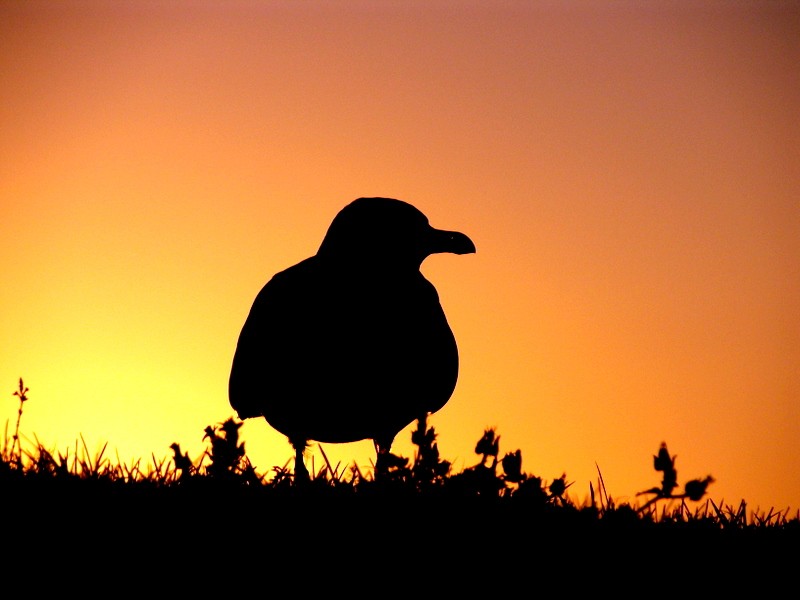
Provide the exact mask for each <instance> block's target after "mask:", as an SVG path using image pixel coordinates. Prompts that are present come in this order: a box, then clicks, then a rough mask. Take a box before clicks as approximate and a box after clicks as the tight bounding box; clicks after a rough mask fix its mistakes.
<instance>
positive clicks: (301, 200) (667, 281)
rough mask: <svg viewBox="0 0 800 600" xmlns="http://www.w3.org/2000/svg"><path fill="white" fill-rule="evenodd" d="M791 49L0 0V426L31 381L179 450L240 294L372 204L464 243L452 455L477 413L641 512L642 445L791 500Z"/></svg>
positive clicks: (739, 20)
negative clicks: (462, 236) (353, 210)
mask: <svg viewBox="0 0 800 600" xmlns="http://www.w3.org/2000/svg"><path fill="white" fill-rule="evenodd" d="M799 64H800V4H798V3H797V2H766V3H765V2H753V3H749V2H688V1H687V2H624V1H623V2H567V1H565V2H550V1H546V2H496V1H493V2H488V1H486V2H473V1H467V2H437V1H434V2H430V1H427V2H413V1H412V2H380V1H379V2H367V1H363V2H324V3H323V2H242V1H232V2H224V3H217V2H199V1H198V2H188V3H184V2H180V1H178V2H124V1H115V2H88V1H83V2H37V1H30V2H16V1H8V0H0V131H1V132H2V135H0V208H1V209H2V213H0V217H1V218H0V260H2V263H0V264H1V265H2V283H3V285H2V287H1V288H0V341H2V344H0V392H1V393H2V394H0V395H2V396H5V400H4V401H3V402H2V405H0V409H1V410H0V416H1V417H3V418H4V419H7V420H8V421H9V427H10V428H11V429H12V430H13V425H14V422H15V419H16V411H17V402H16V400H17V399H16V398H15V397H14V396H13V392H14V390H15V389H16V387H17V382H18V379H19V377H23V378H24V381H25V384H26V385H27V386H28V387H29V388H30V393H29V397H30V400H29V402H28V403H27V404H26V406H25V409H24V414H23V419H22V432H23V434H24V435H25V436H26V437H27V438H28V439H31V440H32V439H34V436H35V437H36V438H38V440H39V441H40V442H41V443H42V444H43V445H44V446H45V447H47V448H50V449H56V450H60V451H64V450H66V449H70V450H71V451H74V449H75V444H76V442H77V441H78V440H79V439H80V438H81V437H82V438H83V440H84V441H85V443H86V446H87V448H88V449H89V451H90V453H92V454H94V453H95V452H97V451H99V450H100V448H101V447H102V445H103V444H104V443H108V448H107V450H106V452H107V455H108V456H109V457H110V458H111V459H112V460H114V461H116V460H117V459H119V460H120V461H122V462H124V463H126V464H132V463H133V462H135V461H137V460H140V461H141V464H142V465H143V466H144V465H146V464H147V463H150V462H152V457H156V458H157V459H164V458H168V457H171V452H170V450H169V446H170V444H171V443H173V442H178V443H180V444H181V446H182V447H183V449H184V450H186V451H188V452H189V453H190V456H192V457H193V458H197V457H198V456H199V455H200V454H201V453H202V451H203V450H204V449H205V448H206V445H205V443H204V442H203V441H202V438H203V431H204V428H205V427H206V426H208V425H215V424H217V423H220V422H222V421H224V420H225V419H227V418H228V417H231V416H233V414H234V413H233V411H232V409H231V408H230V406H229V404H228V399H227V380H228V373H229V369H230V362H231V359H232V356H233V351H234V347H235V344H236V340H237V337H238V334H239V330H240V328H241V326H242V324H243V322H244V319H245V317H246V315H247V312H248V310H249V308H250V305H251V303H252V301H253V299H254V297H255V295H256V293H257V292H258V290H259V289H260V288H261V286H262V285H263V284H264V283H265V282H266V281H267V280H268V279H269V278H270V277H271V276H272V274H274V273H275V272H276V271H279V270H281V269H284V268H286V267H288V266H290V265H292V264H294V263H296V262H298V261H299V260H301V259H303V258H305V257H307V256H309V255H311V254H313V253H315V252H316V250H317V248H318V246H319V243H320V241H321V240H322V237H323V235H324V233H325V231H326V228H327V226H328V224H329V223H330V221H331V219H332V218H333V216H334V215H335V214H336V212H337V211H338V210H339V209H340V208H341V207H342V206H344V205H345V204H347V203H348V202H350V201H351V200H353V199H355V198H357V197H360V196H389V197H395V198H400V199H403V200H406V201H408V202H411V203H412V204H414V205H416V206H417V207H418V208H420V209H421V210H422V211H423V212H425V213H426V214H427V215H428V217H429V219H430V221H431V223H432V224H433V225H434V226H436V227H441V228H446V229H457V230H460V231H463V232H465V233H467V234H468V235H469V236H470V237H472V239H473V240H474V241H475V243H476V245H477V249H478V251H477V253H476V254H474V255H467V256H455V255H436V256H433V257H431V258H429V259H428V260H426V261H425V263H424V264H423V272H424V273H425V274H426V276H427V277H428V278H429V279H430V280H431V281H432V282H433V283H434V284H435V285H436V287H437V289H438V290H439V293H440V297H441V300H442V303H443V305H444V308H445V311H446V313H447V315H448V318H449V320H450V323H451V325H452V327H453V329H454V331H455V334H456V337H457V339H458V343H459V347H460V352H461V374H460V378H459V382H458V385H457V388H456V391H455V394H454V395H453V397H452V399H451V400H450V402H449V403H448V405H447V406H446V407H445V408H444V409H442V410H441V411H440V412H438V413H437V414H435V415H434V416H433V417H432V418H431V421H430V424H431V425H433V426H434V427H435V429H436V432H437V433H438V442H439V448H440V452H441V454H442V456H443V457H444V458H446V459H448V460H451V461H452V462H453V465H454V469H456V470H457V471H460V470H461V469H463V468H465V467H469V466H472V465H474V464H475V463H477V462H478V460H479V457H478V456H477V455H476V454H475V453H474V448H475V443H476V442H477V441H478V439H479V438H480V437H481V435H482V433H483V431H484V429H485V428H487V427H495V428H496V429H497V433H498V434H499V435H500V437H501V439H500V451H501V455H502V454H504V453H505V452H513V451H514V450H517V449H520V450H521V451H522V457H523V463H522V467H523V470H524V471H526V472H528V473H529V474H533V475H537V476H540V477H542V478H543V479H545V480H546V481H550V480H552V479H555V478H557V477H560V476H561V475H562V474H563V473H566V475H567V480H568V481H570V482H573V486H572V487H571V488H570V489H569V491H570V492H571V493H572V495H573V497H574V498H575V499H576V500H579V501H581V500H583V499H585V498H586V497H587V496H588V494H589V484H590V483H592V484H593V485H595V486H596V484H597V478H598V471H597V469H598V468H599V469H600V472H601V473H602V476H603V479H604V481H605V485H606V488H607V491H608V493H609V494H610V495H612V496H613V497H615V498H617V499H618V500H621V501H636V500H637V498H636V497H635V494H636V492H638V491H641V490H644V489H647V488H650V487H653V486H657V485H659V483H660V481H661V477H660V475H661V474H660V473H658V472H656V471H655V470H654V469H653V459H652V457H653V454H655V453H656V452H657V451H658V448H659V444H660V443H661V442H662V441H666V442H667V444H668V447H669V450H670V452H671V453H672V454H674V455H677V462H676V466H677V471H678V482H679V484H680V485H681V487H682V485H683V484H684V483H686V482H687V481H688V480H689V479H694V478H702V477H705V476H706V475H709V474H710V475H712V476H713V477H714V478H715V480H716V481H715V482H714V483H713V484H712V485H711V486H710V488H709V496H710V497H711V498H712V499H713V500H714V501H715V502H718V503H719V502H724V503H725V504H731V505H738V503H739V502H740V501H741V500H745V501H746V502H748V505H749V508H751V509H756V508H761V509H762V510H767V509H769V508H771V507H774V508H776V509H778V510H782V509H786V508H791V509H793V510H796V509H798V508H800V463H798V460H799V459H798V457H800V410H799V409H798V400H800V166H799V165H800V161H799V160H798V158H800V119H798V107H800V70H799V69H798V65H799ZM3 390H4V391H3ZM410 431H411V428H408V429H407V430H404V431H403V432H401V433H400V435H399V436H398V438H397V441H396V444H395V447H394V450H395V452H397V453H400V454H404V455H405V456H409V457H412V456H413V450H414V446H412V445H411V443H410ZM241 433H242V435H243V439H244V441H245V444H246V451H247V454H248V456H249V457H250V458H251V460H252V462H253V463H254V464H255V466H256V468H257V470H259V471H260V472H262V473H268V472H270V471H271V470H272V468H273V467H275V466H284V465H285V464H287V462H288V463H289V466H291V459H292V451H291V448H290V446H289V445H288V443H287V441H286V440H285V438H284V437H283V436H282V435H280V434H278V433H277V432H275V431H274V430H272V429H271V428H270V427H269V426H268V425H267V424H266V423H265V422H264V421H263V420H261V421H256V420H248V421H246V422H245V425H244V426H243V427H242V429H241ZM324 449H325V451H326V453H327V454H328V456H329V457H330V458H331V459H332V460H333V461H334V462H335V463H336V462H340V463H341V465H343V466H346V465H348V464H352V463H353V462H357V463H358V464H359V465H361V466H362V467H368V466H369V461H370V459H371V458H372V457H373V456H374V452H373V448H372V445H371V443H370V442H359V443H355V444H344V445H339V446H333V445H328V446H325V447H324ZM312 457H313V458H312ZM312 459H313V461H314V465H316V467H317V468H318V467H320V466H321V464H322V458H321V455H320V454H319V451H318V450H317V449H316V448H315V450H314V452H313V453H312V454H311V455H310V456H309V461H308V464H309V466H311V460H312ZM595 489H597V488H596V487H595ZM638 500H640V501H642V499H641V498H639V499H638Z"/></svg>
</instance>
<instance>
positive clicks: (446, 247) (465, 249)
mask: <svg viewBox="0 0 800 600" xmlns="http://www.w3.org/2000/svg"><path fill="white" fill-rule="evenodd" d="M441 252H450V253H452V254H473V253H474V252H475V244H474V243H473V241H472V240H471V239H469V237H467V236H466V235H464V234H463V233H461V232H459V231H445V230H443V229H432V230H431V236H430V243H429V246H428V253H429V254H439V253H441Z"/></svg>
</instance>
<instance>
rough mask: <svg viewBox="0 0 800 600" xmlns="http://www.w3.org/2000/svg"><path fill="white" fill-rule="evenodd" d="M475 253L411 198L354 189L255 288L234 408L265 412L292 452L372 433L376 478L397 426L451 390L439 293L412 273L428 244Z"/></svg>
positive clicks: (449, 344)
mask: <svg viewBox="0 0 800 600" xmlns="http://www.w3.org/2000/svg"><path fill="white" fill-rule="evenodd" d="M445 252H446V253H454V254H468V253H473V252H475V245H474V243H473V242H472V240H471V239H470V238H469V237H468V236H466V235H465V234H463V233H460V232H456V231H445V230H442V229H435V228H434V227H432V226H431V225H430V224H429V222H428V218H427V217H426V216H425V215H424V214H423V213H422V212H420V211H419V210H418V209H417V208H415V207H414V206H412V205H411V204H409V203H407V202H404V201H402V200H396V199H394V198H358V199H357V200H354V201H353V202H351V203H350V204H348V205H346V206H345V207H344V208H343V209H342V210H341V211H340V212H339V213H338V214H337V215H336V216H335V218H334V219H333V221H332V222H331V224H330V227H329V228H328V231H327V233H326V235H325V237H324V239H323V240H322V243H321V245H320V247H319V249H318V251H317V253H316V254H315V255H314V256H311V257H309V258H306V259H305V260H303V261H301V262H299V263H297V264H295V265H294V266H291V267H289V268H287V269H285V270H283V271H281V272H279V273H276V274H275V275H273V276H272V278H271V279H270V280H269V281H268V282H267V283H266V285H264V287H263V288H262V289H261V291H260V292H259V293H258V294H257V296H256V298H255V300H254V302H253V305H252V307H251V309H250V312H249V314H248V316H247V318H246V320H245V322H244V325H243V327H242V330H241V333H240V334H239V339H238V342H237V345H236V350H235V353H234V356H233V362H232V365H231V373H230V379H229V385H228V395H229V401H230V404H231V406H232V407H233V408H234V410H236V412H237V414H238V415H239V418H240V419H242V420H244V419H247V418H252V417H264V418H265V419H266V421H267V422H268V423H269V425H271V426H272V427H273V428H274V429H275V430H277V431H279V432H280V433H282V434H284V435H285V436H287V438H288V440H289V443H290V444H291V445H292V447H293V448H294V450H295V477H296V478H299V477H304V478H308V470H307V469H306V467H305V464H304V462H303V455H304V451H305V449H306V448H307V447H308V445H309V442H310V441H311V440H314V441H317V442H324V443H346V442H356V441H360V440H367V439H369V440H372V441H373V443H374V445H375V449H376V452H377V457H376V463H375V469H376V476H379V475H380V474H381V473H382V472H385V471H386V469H387V466H386V465H387V464H389V462H390V461H391V458H392V457H393V455H392V454H391V452H390V450H391V447H392V444H393V442H394V439H395V437H396V436H397V434H398V433H399V432H400V431H401V430H402V429H403V428H405V427H406V426H407V425H409V424H410V423H412V422H413V421H414V420H416V419H420V418H423V417H427V415H429V414H432V413H434V412H436V411H438V410H439V409H441V408H442V407H443V406H444V405H445V404H446V403H447V402H448V400H449V399H450V397H451V396H452V394H453V391H454V390H455V386H456V380H457V378H458V369H459V357H458V347H457V345H456V340H455V337H454V335H453V332H452V330H451V328H450V325H449V323H448V321H447V318H446V316H445V313H444V311H443V309H442V306H441V304H440V302H439V295H438V293H437V291H436V288H434V286H433V284H431V283H430V282H429V281H428V280H427V279H426V278H425V277H424V276H423V275H422V273H421V272H420V265H421V264H422V262H423V261H424V260H425V258H426V257H428V256H430V255H431V254H436V253H445Z"/></svg>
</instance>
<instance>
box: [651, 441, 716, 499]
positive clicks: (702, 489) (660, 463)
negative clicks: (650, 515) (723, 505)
mask: <svg viewBox="0 0 800 600" xmlns="http://www.w3.org/2000/svg"><path fill="white" fill-rule="evenodd" d="M676 458H677V455H676V456H670V454H669V451H668V450H667V444H666V443H665V442H661V447H660V448H659V449H658V454H656V455H654V456H653V467H654V468H655V470H656V471H661V472H662V473H663V477H662V479H661V487H653V488H650V489H649V490H644V491H642V492H638V493H637V494H636V495H637V496H641V495H643V494H654V496H653V497H652V498H650V500H648V501H647V502H645V503H644V504H643V505H642V506H641V507H640V508H639V510H640V511H644V510H645V509H647V508H648V507H649V506H650V505H652V504H653V503H655V502H657V501H658V500H665V499H676V498H677V499H681V498H689V499H690V500H693V501H695V502H697V501H698V500H700V499H701V498H702V497H703V496H704V495H705V493H706V489H707V488H708V486H709V484H711V483H713V482H714V478H713V477H711V475H709V476H707V477H706V478H704V479H692V480H691V481H689V482H687V483H686V485H684V487H683V490H684V491H683V493H682V494H673V490H674V489H675V488H676V487H678V471H677V469H676V468H675V459H676Z"/></svg>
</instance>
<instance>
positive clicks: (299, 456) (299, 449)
mask: <svg viewBox="0 0 800 600" xmlns="http://www.w3.org/2000/svg"><path fill="white" fill-rule="evenodd" d="M289 441H290V443H291V444H292V447H293V448H294V481H295V483H298V482H301V481H309V480H310V479H311V477H310V475H309V474H308V469H307V468H306V463H305V461H304V460H303V452H305V449H306V448H307V447H308V442H307V441H306V440H289Z"/></svg>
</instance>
